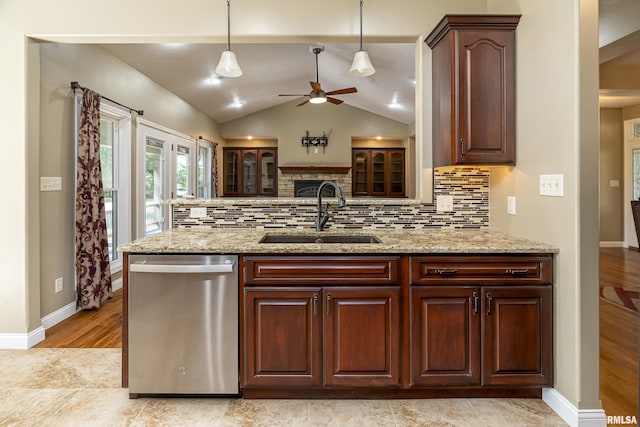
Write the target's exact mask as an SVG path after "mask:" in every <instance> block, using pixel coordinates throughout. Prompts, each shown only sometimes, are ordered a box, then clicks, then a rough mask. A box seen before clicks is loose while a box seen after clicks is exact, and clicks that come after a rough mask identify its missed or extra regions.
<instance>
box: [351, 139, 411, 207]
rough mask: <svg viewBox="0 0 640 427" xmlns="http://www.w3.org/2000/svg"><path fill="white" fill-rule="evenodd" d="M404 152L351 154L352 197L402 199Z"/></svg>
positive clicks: (365, 150)
mask: <svg viewBox="0 0 640 427" xmlns="http://www.w3.org/2000/svg"><path fill="white" fill-rule="evenodd" d="M404 168H405V151H404V149H398V148H388V149H387V148H354V149H353V150H352V167H351V170H352V173H353V176H352V194H353V196H354V197H405V170H404Z"/></svg>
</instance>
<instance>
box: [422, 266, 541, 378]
mask: <svg viewBox="0 0 640 427" xmlns="http://www.w3.org/2000/svg"><path fill="white" fill-rule="evenodd" d="M551 263H552V258H551V256H499V257H486V256H485V257H483V256H433V257H413V258H412V261H411V265H412V282H413V284H412V288H411V309H412V314H411V349H412V361H411V365H412V368H411V375H412V385H417V386H425V385H451V386H456V385H481V386H490V387H491V386H520V387H532V386H551V385H553V313H552V307H553V304H552V289H551V280H552V279H551V278H552V272H551V270H552V266H551ZM474 283H478V284H479V283H486V285H476V286H473V284H474Z"/></svg>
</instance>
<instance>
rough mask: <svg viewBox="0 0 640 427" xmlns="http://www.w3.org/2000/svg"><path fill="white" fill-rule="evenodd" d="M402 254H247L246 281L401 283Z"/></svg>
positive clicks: (273, 282)
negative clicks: (392, 255)
mask: <svg viewBox="0 0 640 427" xmlns="http://www.w3.org/2000/svg"><path fill="white" fill-rule="evenodd" d="M398 264H399V257H370V256H336V257H334V256H282V257H272V256H266V257H265V256H246V257H245V258H244V283H245V284H246V285H283V284H293V283H295V284H303V285H306V284H321V285H325V284H345V285H357V284H363V285H372V284H373V285H378V284H380V285H382V284H385V285H388V284H399V283H400V278H399V266H398Z"/></svg>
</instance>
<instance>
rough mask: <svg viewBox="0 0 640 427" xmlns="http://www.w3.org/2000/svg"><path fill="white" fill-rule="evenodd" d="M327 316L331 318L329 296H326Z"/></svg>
mask: <svg viewBox="0 0 640 427" xmlns="http://www.w3.org/2000/svg"><path fill="white" fill-rule="evenodd" d="M327 316H331V294H327Z"/></svg>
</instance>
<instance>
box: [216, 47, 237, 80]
mask: <svg viewBox="0 0 640 427" xmlns="http://www.w3.org/2000/svg"><path fill="white" fill-rule="evenodd" d="M216 74H218V75H219V76H223V77H240V76H241V75H242V70H241V69H240V64H238V59H237V58H236V54H235V53H233V52H231V51H230V50H225V51H224V52H222V55H220V62H218V66H217V67H216Z"/></svg>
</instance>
